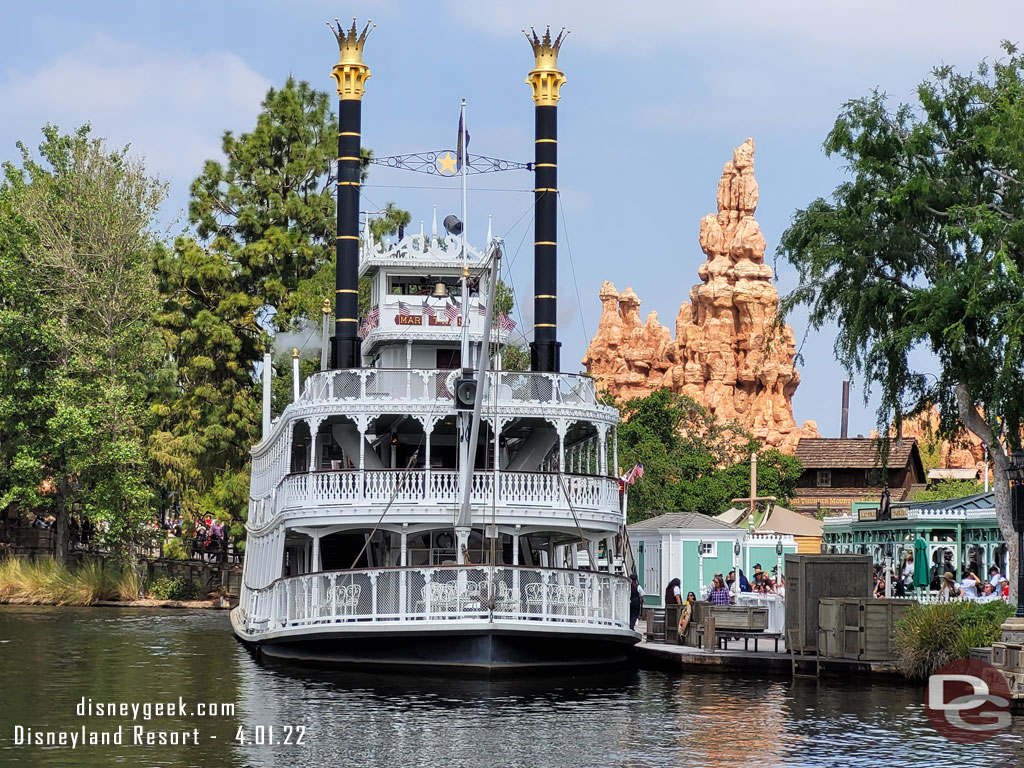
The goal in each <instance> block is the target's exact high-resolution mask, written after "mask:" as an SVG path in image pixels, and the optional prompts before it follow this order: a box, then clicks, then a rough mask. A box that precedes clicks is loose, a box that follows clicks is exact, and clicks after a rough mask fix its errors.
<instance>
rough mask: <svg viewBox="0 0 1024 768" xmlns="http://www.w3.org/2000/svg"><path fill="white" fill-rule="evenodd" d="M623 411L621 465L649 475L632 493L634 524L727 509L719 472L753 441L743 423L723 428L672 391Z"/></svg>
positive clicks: (657, 393) (653, 395)
mask: <svg viewBox="0 0 1024 768" xmlns="http://www.w3.org/2000/svg"><path fill="white" fill-rule="evenodd" d="M620 410H621V413H622V419H623V422H622V423H621V424H620V425H619V428H618V436H619V462H620V463H621V465H622V467H623V468H625V469H629V468H630V467H632V466H634V465H635V464H643V466H644V476H643V477H642V478H641V479H640V480H639V481H637V482H636V483H635V484H633V485H632V486H630V489H629V519H630V522H635V521H637V520H642V519H644V518H646V517H649V516H651V515H652V514H655V513H660V512H669V511H675V510H687V511H697V512H704V513H708V514H712V513H714V514H718V513H720V512H724V511H725V509H727V507H728V499H727V498H725V495H726V494H727V493H728V491H726V490H725V488H724V486H722V484H721V483H720V482H719V481H720V478H719V477H718V473H719V471H720V470H721V469H722V468H723V467H727V466H729V465H731V464H733V463H735V462H736V461H737V459H738V457H739V456H740V454H741V449H739V448H737V447H736V444H737V442H738V441H741V442H744V443H745V442H746V441H748V440H749V435H747V434H746V433H745V432H744V431H743V429H742V428H741V427H740V426H739V425H738V424H735V423H731V422H730V423H722V422H720V421H719V420H718V419H717V417H715V416H714V415H713V414H711V413H710V412H709V411H708V410H707V409H706V408H704V407H703V406H702V405H700V404H699V403H697V402H696V401H694V400H692V399H691V398H689V397H686V396H685V395H678V394H676V393H674V392H672V391H671V390H668V389H659V390H655V391H654V392H652V393H651V394H650V395H648V396H647V397H641V398H636V399H634V400H630V401H628V402H626V403H625V404H624V405H622V406H621V407H620ZM741 495H746V494H745V493H744V494H741ZM730 498H732V497H730ZM723 499H724V501H723ZM723 504H724V506H723Z"/></svg>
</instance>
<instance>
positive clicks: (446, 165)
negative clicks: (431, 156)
mask: <svg viewBox="0 0 1024 768" xmlns="http://www.w3.org/2000/svg"><path fill="white" fill-rule="evenodd" d="M437 164H438V166H439V169H438V170H440V172H441V175H442V176H454V175H455V156H454V155H453V154H452V153H451V152H445V153H444V154H443V155H441V156H440V157H438V158H437Z"/></svg>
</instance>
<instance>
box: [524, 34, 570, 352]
mask: <svg viewBox="0 0 1024 768" xmlns="http://www.w3.org/2000/svg"><path fill="white" fill-rule="evenodd" d="M523 32H524V34H526V30H525V29H524V30H523ZM530 32H531V33H532V35H531V34H526V39H527V40H529V41H530V45H532V46H533V55H534V59H535V62H534V67H533V69H532V70H531V71H530V74H529V76H528V77H527V78H526V83H527V85H529V86H530V87H531V88H532V89H533V103H534V105H535V106H534V117H535V122H534V142H533V147H534V163H533V171H534V190H533V199H534V229H533V232H534V237H533V272H534V290H535V294H534V297H533V316H534V331H533V341H532V342H531V344H530V368H531V369H532V370H534V371H545V372H557V371H558V369H559V367H560V365H559V349H560V347H561V344H559V343H558V327H557V322H558V320H557V315H558V298H557V293H558V263H557V257H558V244H557V241H558V237H557V232H558V99H559V91H560V90H561V87H562V86H563V85H564V84H565V73H563V72H562V70H560V69H559V68H558V51H559V49H560V48H561V46H562V41H563V40H565V36H566V35H567V34H568V32H567V31H566V30H564V29H563V30H562V31H561V32H559V33H558V37H556V38H555V39H554V40H552V39H551V28H550V27H548V28H547V31H545V32H544V36H543V37H538V36H537V33H536V31H534V29H533V27H531V28H530Z"/></svg>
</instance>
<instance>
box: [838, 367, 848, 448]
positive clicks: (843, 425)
mask: <svg viewBox="0 0 1024 768" xmlns="http://www.w3.org/2000/svg"><path fill="white" fill-rule="evenodd" d="M849 428H850V380H849V379H846V381H844V382H843V419H842V421H841V422H840V423H839V436H840V437H846V433H847V431H848V430H849Z"/></svg>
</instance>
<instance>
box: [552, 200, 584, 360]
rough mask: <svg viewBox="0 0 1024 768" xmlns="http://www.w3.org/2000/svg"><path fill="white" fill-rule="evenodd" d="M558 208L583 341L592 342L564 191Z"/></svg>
mask: <svg viewBox="0 0 1024 768" xmlns="http://www.w3.org/2000/svg"><path fill="white" fill-rule="evenodd" d="M558 210H559V212H560V213H561V214H562V232H564V233H565V250H566V251H567V252H568V254H569V268H570V269H571V270H572V284H573V287H574V288H575V289H576V304H577V305H578V308H579V313H580V325H581V326H583V343H584V344H585V345H587V344H590V334H589V333H587V319H586V315H585V314H584V312H583V299H581V298H580V284H579V281H577V280H576V265H575V263H574V262H573V258H572V246H571V245H570V244H569V225H568V223H567V222H566V220H565V208H563V207H562V193H561V192H559V193H558Z"/></svg>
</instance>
